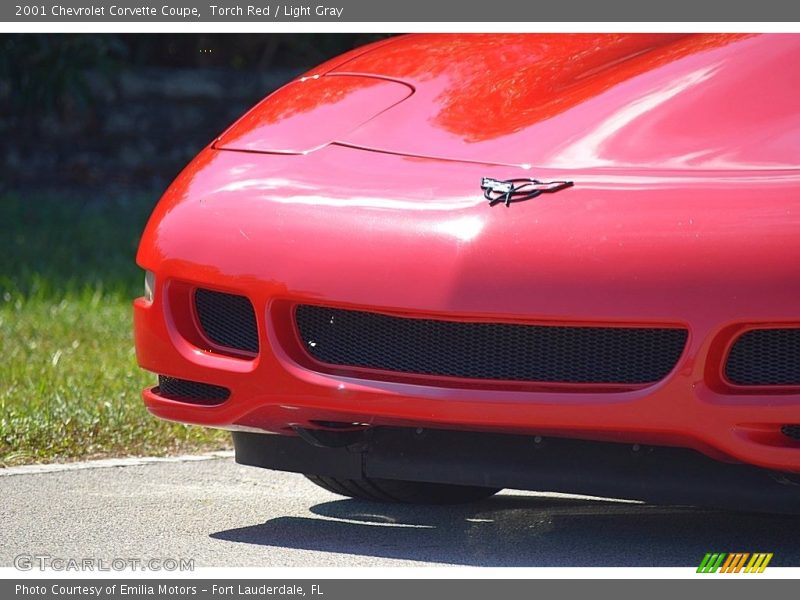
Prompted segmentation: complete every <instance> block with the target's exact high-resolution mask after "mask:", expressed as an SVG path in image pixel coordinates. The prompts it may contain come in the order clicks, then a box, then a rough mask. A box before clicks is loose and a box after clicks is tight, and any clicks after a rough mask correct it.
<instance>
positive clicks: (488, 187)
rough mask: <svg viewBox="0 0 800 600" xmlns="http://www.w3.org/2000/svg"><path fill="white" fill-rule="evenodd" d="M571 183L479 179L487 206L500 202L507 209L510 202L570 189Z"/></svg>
mask: <svg viewBox="0 0 800 600" xmlns="http://www.w3.org/2000/svg"><path fill="white" fill-rule="evenodd" d="M572 185H573V183H572V182H571V181H539V180H538V179H525V178H523V179H506V180H505V181H501V180H499V179H492V178H491V177H484V178H483V179H481V189H482V190H483V197H484V198H486V199H487V200H488V201H489V206H494V205H495V204H499V203H500V202H502V203H503V204H505V205H506V206H507V207H508V206H511V203H512V202H522V201H523V200H530V199H531V198H536V196H539V195H540V194H552V193H553V192H558V191H560V190H563V189H564V188H568V187H572Z"/></svg>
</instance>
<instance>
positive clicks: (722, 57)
mask: <svg viewBox="0 0 800 600" xmlns="http://www.w3.org/2000/svg"><path fill="white" fill-rule="evenodd" d="M798 59H800V36H796V35H747V34H704V35H672V34H669V35H666V34H658V35H650V34H647V35H646V34H624V35H617V34H575V35H573V34H552V35H550V34H548V35H538V34H536V35H492V34H486V35H484V34H481V35H416V36H404V37H401V38H396V39H395V40H394V41H393V42H391V43H386V44H383V45H381V46H379V47H377V48H375V49H374V50H372V51H369V52H365V53H362V54H359V55H356V56H355V57H354V58H350V59H349V60H346V61H345V62H344V63H342V64H339V65H338V66H337V67H335V68H334V69H333V70H332V71H328V74H327V75H324V76H323V77H322V80H329V81H330V83H329V84H328V85H327V86H326V90H327V92H328V93H327V94H315V93H313V90H312V88H311V87H307V88H306V89H307V90H308V91H309V92H310V93H306V94H294V93H293V94H289V95H288V97H287V94H286V92H284V93H283V95H282V96H281V95H280V93H279V94H278V95H276V96H274V97H272V98H270V99H267V100H266V101H265V102H264V103H262V105H259V107H256V109H255V110H254V111H253V112H251V113H250V115H249V116H248V117H249V120H248V117H246V118H245V119H243V120H242V121H240V123H238V124H237V125H236V126H234V127H233V128H232V129H231V130H229V131H228V132H226V134H225V135H224V136H223V137H222V138H221V140H220V142H219V144H218V147H221V148H227V149H249V150H256V151H258V150H260V151H276V150H280V148H277V147H276V143H275V140H276V139H278V138H279V137H282V135H280V136H279V135H278V129H277V128H278V127H279V126H280V123H279V120H277V119H273V120H271V121H270V120H269V119H268V120H267V121H265V120H264V119H263V118H262V119H259V118H258V116H259V114H263V113H265V112H266V113H270V114H272V115H276V114H283V115H285V114H286V111H287V107H288V111H289V113H291V114H296V115H298V116H300V117H303V119H304V120H305V122H306V123H311V124H314V125H313V126H312V128H313V129H315V130H316V131H317V132H318V135H317V136H316V138H315V140H314V141H315V142H318V143H315V144H305V145H304V150H308V149H310V148H311V147H312V146H314V147H318V146H321V145H324V144H327V143H333V142H337V143H342V144H347V145H352V146H356V147H361V148H366V149H372V150H378V151H384V152H391V153H397V154H404V155H414V156H425V157H434V158H443V159H451V160H461V161H476V162H483V163H496V164H508V165H533V166H537V167H552V168H557V169H579V168H580V169H582V168H594V167H602V168H615V167H618V168H624V169H626V170H630V169H632V168H633V169H637V168H642V169H687V168H688V169H701V170H702V169H710V170H720V169H723V170H749V169H795V168H797V167H798V165H799V164H800V160H799V159H798V154H799V153H798V152H797V148H798V147H800V110H798V100H797V90H799V89H800V69H797V68H795V66H796V64H797V61H798ZM333 74H336V75H338V77H331V75H333ZM315 75H317V76H318V75H319V73H315ZM343 75H351V76H353V75H355V76H359V77H358V79H359V81H360V82H367V83H368V82H369V80H366V79H363V76H367V77H377V78H381V79H383V80H384V81H385V83H384V84H383V85H371V86H370V90H371V92H370V93H371V98H372V99H371V100H369V102H371V104H370V107H371V109H370V110H367V109H365V104H364V97H365V96H363V94H365V92H363V91H362V92H360V93H361V94H362V95H361V96H360V97H359V98H356V97H355V96H353V97H349V96H347V94H345V95H344V96H343V95H342V94H338V95H336V94H334V95H333V96H332V95H331V94H330V89H329V88H331V84H332V83H333V82H332V81H331V80H333V79H336V80H338V81H340V82H342V84H343V88H348V89H353V87H354V86H353V85H352V83H354V82H356V78H352V79H351V77H343ZM348 80H350V81H349V83H350V84H351V85H349V87H348V86H345V85H344V84H345V83H347V82H348ZM387 80H393V81H394V82H404V83H406V84H407V85H408V86H411V87H413V89H414V93H413V94H412V95H410V96H409V95H408V92H406V91H404V90H403V89H401V88H404V87H405V86H400V85H399V84H397V83H394V82H392V81H387ZM372 81H376V80H372ZM377 81H380V79H378V80H377ZM315 85H319V84H315ZM334 87H335V86H334ZM406 96H408V97H406ZM343 98H344V99H343ZM403 98H405V99H403ZM334 103H335V104H337V105H336V106H333V104H334ZM279 104H280V106H279ZM315 114H316V115H322V114H324V115H325V116H326V118H325V119H316V118H315V117H314V115H315ZM330 114H336V115H337V120H336V123H337V124H336V125H335V126H334V125H332V123H333V122H332V121H329V116H330ZM316 123H320V125H319V126H317V125H316ZM323 123H329V125H327V126H324V125H322V124H323ZM301 145H302V144H301ZM284 150H285V149H284ZM301 151H303V150H301Z"/></svg>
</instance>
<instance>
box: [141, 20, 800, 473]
mask: <svg viewBox="0 0 800 600" xmlns="http://www.w3.org/2000/svg"><path fill="white" fill-rule="evenodd" d="M798 59H800V36H796V35H761V36H751V35H728V34H714V35H706V36H672V35H575V36H572V35H563V34H561V35H522V36H497V35H492V36H471V35H466V36H456V35H440V36H436V35H422V36H406V37H401V38H397V39H395V40H393V41H389V42H384V43H381V44H378V45H377V46H375V47H374V48H372V49H371V51H366V52H354V53H351V54H350V55H349V56H346V57H343V58H342V59H341V61H339V62H336V61H332V62H330V63H327V64H326V65H325V66H324V67H323V68H320V69H316V70H314V71H312V72H311V73H310V74H308V75H307V79H306V80H305V81H297V82H294V83H292V84H289V86H288V87H287V88H284V90H283V91H279V92H277V93H276V94H274V95H273V96H272V97H270V98H268V99H267V100H266V101H264V102H262V103H261V104H259V105H258V106H257V107H256V108H255V109H254V110H253V111H252V112H251V113H249V114H248V115H246V116H245V117H243V118H242V120H240V121H239V122H238V123H237V124H235V125H234V126H233V127H232V128H231V129H230V130H229V131H228V132H226V133H225V134H223V135H222V136H221V138H220V140H219V141H218V143H217V144H216V145H212V146H211V147H209V148H207V149H205V150H203V152H201V153H200V154H199V155H198V157H197V158H196V159H195V160H194V161H193V162H192V163H191V164H190V165H189V166H188V167H187V168H186V170H184V172H183V173H181V175H180V176H179V177H178V178H177V179H176V181H175V182H174V183H173V184H172V186H170V188H169V189H168V190H167V192H166V193H165V194H164V197H163V198H162V200H161V202H160V203H159V205H158V206H157V208H156V210H155V212H154V214H153V216H152V218H151V220H150V222H149V224H148V226H147V229H146V231H145V233H144V236H143V239H142V242H141V246H140V250H139V254H138V257H137V262H138V263H139V265H140V266H142V267H143V268H145V269H148V270H151V271H154V272H155V274H156V289H155V299H154V301H153V302H152V303H150V302H147V301H146V300H144V299H139V300H137V301H136V303H135V311H134V312H135V329H136V345H137V356H138V359H139V362H140V364H141V365H142V367H143V368H145V369H148V370H150V371H153V372H157V373H161V374H165V375H169V376H173V377H179V378H183V379H189V380H194V381H202V382H207V383H213V384H216V385H223V386H226V387H228V388H230V389H231V391H232V394H231V397H230V399H229V400H228V401H226V402H225V403H223V404H221V405H219V406H214V407H204V406H192V405H188V404H184V403H181V402H176V401H172V400H166V399H164V398H161V397H159V396H158V395H157V394H155V393H153V391H152V390H147V391H145V393H144V397H145V402H146V404H147V406H148V408H149V409H150V410H151V411H152V412H153V413H154V414H156V415H158V416H160V417H163V418H168V419H174V420H179V421H184V422H191V423H200V424H205V425H211V426H216V427H225V428H254V429H257V430H264V431H273V432H287V428H289V427H290V426H291V425H293V424H300V425H306V426H308V425H309V423H310V422H311V421H314V420H326V421H344V422H357V423H369V424H376V425H378V424H395V425H410V426H422V427H445V428H463V429H476V430H492V431H497V430H501V431H509V432H528V433H542V434H551V435H562V436H571V437H583V438H588V439H610V440H620V441H632V442H639V443H659V444H667V445H678V446H687V447H692V448H697V449H699V450H702V451H704V452H706V453H708V454H710V455H712V456H715V457H717V458H720V459H723V460H739V461H743V462H748V463H752V464H756V465H760V466H765V467H769V468H774V469H781V470H793V471H800V444H798V443H796V442H793V441H791V440H789V439H788V438H786V437H784V436H781V435H780V433H779V428H780V426H781V425H782V424H785V423H798V422H800V389H797V388H771V389H746V388H737V387H736V386H731V385H729V384H728V383H727V382H726V381H725V379H724V377H723V376H722V372H723V371H722V364H723V361H724V357H725V355H726V353H727V351H728V349H729V346H730V343H731V341H732V340H733V339H734V338H735V336H736V335H738V334H739V333H740V332H741V331H743V330H745V329H747V328H748V327H753V326H762V325H767V326H775V325H784V326H790V327H797V326H800V310H798V298H800V277H798V270H797V265H798V264H800V237H799V236H798V230H799V229H800V170H798V152H797V148H798V147H800V110H798V101H797V90H798V89H800V72H799V71H798V70H797V69H792V68H789V67H790V66H791V65H793V64H795V63H796V62H797V60H798ZM330 72H335V73H338V74H337V75H335V76H333V75H330V74H328V75H326V74H325V73H330ZM345 73H348V74H350V75H348V76H344V75H343V74H345ZM315 76H317V77H316V78H315ZM307 84H308V85H307ZM361 84H363V85H364V87H361ZM295 90H297V92H295ZM301 90H302V91H301ZM315 90H317V91H315ZM320 90H321V91H320ZM412 90H413V93H410V92H411V91H412ZM306 92H308V93H306ZM318 92H319V93H318ZM323 92H324V93H323ZM362 94H367V95H366V96H362ZM293 130H296V135H292V133H293ZM234 148H236V149H237V150H247V152H242V151H237V150H233V149H234ZM484 176H486V177H494V178H497V179H509V178H512V177H536V178H538V179H544V180H560V179H567V180H571V181H574V182H575V186H574V187H572V188H569V189H566V190H563V191H560V192H558V193H556V194H552V195H543V196H540V197H538V198H535V199H533V200H529V201H527V202H524V203H519V204H514V205H512V207H510V208H505V207H504V206H502V205H498V206H495V207H491V208H490V207H489V206H488V204H487V203H486V201H485V200H484V198H483V195H482V193H481V190H480V187H479V185H480V179H481V177H484ZM195 286H202V287H208V288H211V289H215V290H220V291H227V292H231V293H237V294H244V295H246V296H248V298H250V299H251V301H252V302H253V305H254V307H255V309H256V318H257V322H258V325H259V331H260V336H261V344H260V345H261V351H260V353H259V355H258V356H257V357H255V358H251V357H248V356H240V357H235V356H226V355H224V354H222V353H219V352H214V351H210V350H212V349H210V348H209V347H208V344H206V343H204V342H203V340H202V337H200V336H198V335H197V327H196V325H195V324H194V322H193V317H192V314H191V310H190V303H189V301H188V299H187V298H188V294H190V292H191V290H192V289H193V288H194V287H195ZM302 302H310V303H323V304H328V305H331V306H341V307H350V308H359V309H364V310H373V311H382V312H387V313H392V314H399V315H408V316H432V317H439V318H447V319H458V320H471V321H476V320H477V321H480V320H493V321H508V322H526V323H557V324H587V325H614V324H625V325H643V326H645V325H654V324H655V325H659V326H682V327H686V328H688V330H689V342H688V345H687V348H686V351H685V352H684V355H683V356H682V358H681V359H680V361H679V364H678V365H677V367H676V368H675V370H674V371H673V372H672V373H671V374H670V375H669V376H668V377H667V378H666V379H664V380H663V381H661V382H659V383H657V384H654V385H651V386H647V387H643V388H639V389H603V388H600V387H594V388H593V387H591V386H588V387H579V386H571V387H570V386H567V387H566V388H565V389H553V388H552V386H551V387H549V388H547V387H543V386H536V385H530V386H519V385H517V386H507V387H503V386H499V387H498V386H497V385H488V384H485V385H484V384H481V383H479V382H475V381H462V382H457V383H454V382H444V381H438V380H432V379H431V378H426V377H424V376H410V377H404V378H401V379H397V378H394V379H392V378H387V379H385V380H379V379H374V378H367V377H366V376H365V375H364V374H363V373H358V372H351V373H342V372H338V373H330V372H325V371H324V370H323V369H320V368H319V365H313V364H311V363H309V361H308V360H307V359H306V357H304V354H303V353H302V352H301V351H299V348H298V344H297V343H296V341H297V340H296V334H295V332H294V328H293V326H292V322H291V318H290V314H291V306H292V305H293V304H296V303H302Z"/></svg>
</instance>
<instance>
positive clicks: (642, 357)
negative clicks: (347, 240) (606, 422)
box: [295, 305, 687, 385]
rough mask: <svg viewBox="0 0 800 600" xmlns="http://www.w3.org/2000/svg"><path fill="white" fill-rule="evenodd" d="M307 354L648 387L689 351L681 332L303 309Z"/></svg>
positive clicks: (458, 372)
mask: <svg viewBox="0 0 800 600" xmlns="http://www.w3.org/2000/svg"><path fill="white" fill-rule="evenodd" d="M295 320H296V324H297V329H298V331H299V333H300V337H301V339H302V341H303V345H304V348H305V350H306V351H307V352H308V354H309V355H310V356H311V357H312V358H314V359H316V360H317V361H320V362H322V363H327V364H330V365H337V366H341V367H359V368H365V369H378V370H381V371H395V372H399V373H412V374H422V375H435V376H447V377H459V378H468V379H481V380H501V381H528V382H546V383H577V384H626V385H634V384H640V385H641V384H648V383H654V382H657V381H659V380H661V379H663V378H664V377H666V376H667V375H668V374H669V372H670V371H671V370H672V369H673V368H674V367H675V365H676V363H677V362H678V359H679V358H680V356H681V354H682V352H683V349H684V346H685V345H686V339H687V331H686V330H685V329H675V328H628V327H562V326H550V325H547V326H544V325H518V324H510V323H465V322H457V321H443V320H433V319H412V318H406V317H395V316H389V315H384V314H378V313H373V312H364V311H356V310H342V309H335V308H325V307H322V306H311V305H299V306H297V308H296V314H295Z"/></svg>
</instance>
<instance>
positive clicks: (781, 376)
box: [725, 329, 800, 385]
mask: <svg viewBox="0 0 800 600" xmlns="http://www.w3.org/2000/svg"><path fill="white" fill-rule="evenodd" d="M725 375H726V377H727V378H728V381H730V382H731V383H734V384H736V385H800V329H753V330H751V331H747V332H745V333H743V334H742V335H740V336H739V338H738V339H737V340H736V342H735V343H734V344H733V347H732V348H731V352H730V354H729V355H728V361H727V363H726V364H725Z"/></svg>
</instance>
